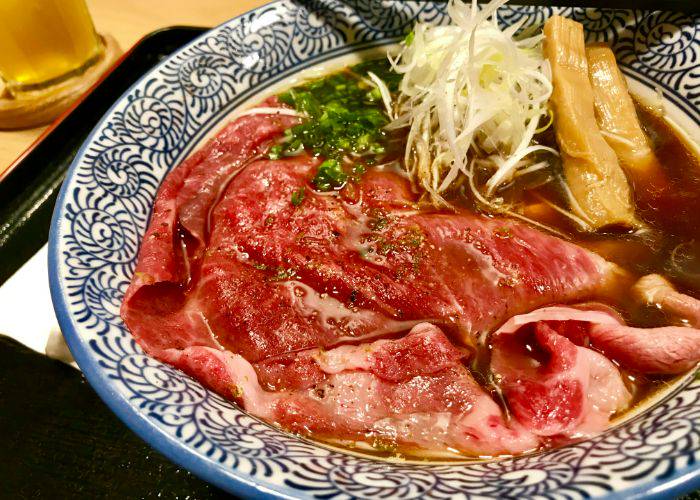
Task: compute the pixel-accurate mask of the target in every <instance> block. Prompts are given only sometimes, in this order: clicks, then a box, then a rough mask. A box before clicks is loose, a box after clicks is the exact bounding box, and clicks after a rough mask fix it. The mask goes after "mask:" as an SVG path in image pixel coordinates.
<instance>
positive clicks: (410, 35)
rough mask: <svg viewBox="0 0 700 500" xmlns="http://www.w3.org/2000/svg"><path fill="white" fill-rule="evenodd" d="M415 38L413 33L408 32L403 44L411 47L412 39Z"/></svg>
mask: <svg viewBox="0 0 700 500" xmlns="http://www.w3.org/2000/svg"><path fill="white" fill-rule="evenodd" d="M415 37H416V32H415V31H410V32H409V33H408V35H406V38H404V39H403V41H404V43H405V44H406V45H411V44H412V43H413V39H414V38H415Z"/></svg>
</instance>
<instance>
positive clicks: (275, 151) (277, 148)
mask: <svg viewBox="0 0 700 500" xmlns="http://www.w3.org/2000/svg"><path fill="white" fill-rule="evenodd" d="M283 150H284V146H282V145H281V144H275V145H274V146H272V147H271V148H270V151H269V152H268V153H267V156H268V157H269V158H270V159H271V160H278V159H279V157H280V156H282V152H283Z"/></svg>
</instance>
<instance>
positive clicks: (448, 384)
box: [121, 100, 698, 455]
mask: <svg viewBox="0 0 700 500" xmlns="http://www.w3.org/2000/svg"><path fill="white" fill-rule="evenodd" d="M267 105H269V106H274V105H276V103H275V101H274V100H271V101H268V102H267ZM296 120H297V119H296V118H294V117H291V116H285V115H274V114H261V115H246V116H243V117H241V118H239V119H237V120H236V121H234V122H233V123H231V124H229V125H228V126H226V127H225V128H224V129H223V130H222V132H221V133H220V134H219V135H218V136H217V137H215V138H214V139H212V140H211V141H209V142H208V143H207V144H206V145H205V146H204V147H203V148H202V149H201V150H200V151H199V152H197V153H195V154H194V155H193V156H192V157H190V158H189V159H187V160H185V161H184V162H183V163H182V164H181V165H180V166H178V167H177V168H175V169H174V170H173V171H172V172H171V173H170V174H169V175H168V176H167V177H166V178H165V180H164V181H163V184H162V186H161V188H160V190H159V192H158V195H157V197H156V200H155V204H154V207H153V213H152V216H151V221H150V224H149V226H148V229H147V231H146V233H145V235H144V238H143V241H142V244H141V248H140V251H139V257H138V263H137V266H136V269H135V272H134V277H133V280H132V283H131V285H130V287H129V289H128V291H127V293H126V296H125V298H124V302H123V305H122V310H121V313H122V317H123V319H124V321H125V323H126V325H127V326H128V328H129V329H130V330H131V332H132V334H133V335H134V337H135V339H136V340H137V341H138V342H139V344H140V345H141V346H142V347H143V349H144V350H145V351H146V352H148V353H149V354H151V355H153V356H155V357H157V358H159V359H161V360H163V361H165V362H168V363H171V364H173V365H174V366H177V367H179V368H181V369H182V370H184V371H185V372H187V373H189V374H191V375H192V376H194V377H196V378H197V379H199V380H201V381H202V382H203V383H204V384H206V385H207V386H209V387H210V388H212V389H213V390H215V391H217V392H218V393H220V394H222V395H223V396H225V397H227V398H230V399H235V400H236V401H238V402H240V403H241V404H242V406H243V407H244V408H245V409H246V410H248V411H250V412H251V413H253V414H255V415H257V416H259V417H261V418H264V419H266V420H268V421H271V422H275V423H277V424H280V425H282V426H283V427H285V428H287V429H290V430H293V431H295V432H300V433H304V434H310V435H314V436H318V437H323V438H326V439H350V440H365V441H367V442H369V443H370V444H372V443H373V442H375V441H376V442H380V443H384V442H388V443H394V444H398V445H401V446H406V447H409V448H412V449H416V450H423V451H429V452H435V453H437V452H440V451H445V450H453V451H454V450H456V451H460V452H463V453H468V454H472V455H493V454H513V453H521V452H524V451H527V450H530V449H534V448H537V447H538V446H539V445H540V444H541V443H542V440H543V439H549V438H550V437H552V436H558V437H563V438H577V437H581V436H585V435H589V434H591V433H593V432H597V431H598V430H600V429H602V428H604V427H605V425H606V424H607V422H608V419H609V418H610V416H611V415H612V414H614V413H615V412H616V411H618V410H620V409H622V408H624V407H625V405H627V404H628V402H629V400H630V393H629V391H628V390H627V389H626V387H625V385H624V384H623V382H622V379H621V377H620V373H619V370H618V369H617V368H616V366H615V365H614V364H613V363H612V362H611V361H609V360H608V358H611V359H614V360H615V361H616V362H619V363H620V364H621V365H622V366H625V367H627V366H628V367H629V368H630V369H632V370H639V371H643V372H646V373H678V372H680V371H682V370H685V369H687V368H688V367H690V366H691V365H692V364H693V363H694V362H696V361H697V360H698V359H697V351H698V339H697V333H696V332H695V330H690V329H687V328H685V329H684V328H676V327H672V328H671V327H670V329H665V328H660V329H657V330H644V331H638V330H637V329H634V328H629V327H627V326H625V325H624V323H622V322H621V321H620V319H619V318H617V317H616V316H614V315H612V314H611V313H606V312H600V311H598V312H591V311H584V312H582V310H580V309H572V308H559V309H557V311H558V312H557V313H556V314H555V316H556V317H550V313H552V311H553V309H551V308H549V309H547V308H545V309H539V310H538V308H542V307H543V306H547V305H549V304H553V303H574V302H582V301H589V300H605V297H609V296H610V294H611V287H614V286H615V285H616V284H617V283H620V282H621V276H622V274H621V272H620V270H619V268H617V267H616V266H615V265H613V264H610V263H608V262H607V261H605V260H604V259H602V258H601V257H599V256H598V255H596V254H594V253H592V252H590V251H587V250H585V249H583V248H581V247H579V246H577V245H575V244H573V243H570V242H567V241H564V240H562V239H559V238H556V237H553V236H550V235H547V234H544V233H542V232H540V231H538V230H536V229H534V228H532V227H530V226H528V225H526V224H523V223H519V222H514V221H513V220H509V219H506V218H499V217H487V216H484V215H479V214H475V213H471V212H469V211H466V210H456V211H454V212H445V211H442V212H438V211H435V210H432V209H428V208H425V207H423V206H422V205H421V204H419V203H418V200H417V199H416V196H415V195H414V194H413V191H412V189H411V186H410V184H409V182H408V181H407V180H406V179H405V178H404V177H402V176H401V175H400V174H399V173H397V172H395V171H391V170H382V169H370V170H369V171H368V172H367V173H365V174H364V175H362V176H361V177H359V178H352V179H351V180H350V181H349V182H348V183H347V184H346V186H345V187H344V188H343V189H341V190H338V191H331V192H326V193H319V192H317V191H315V190H314V185H313V183H312V179H313V177H314V175H315V174H316V171H317V169H318V166H319V164H320V162H321V161H320V159H318V158H315V157H312V156H309V155H307V154H306V153H301V154H298V155H296V156H293V157H283V158H280V159H277V160H270V159H269V158H268V157H267V156H266V155H265V152H266V151H267V150H268V149H269V147H270V145H271V144H273V143H274V142H275V141H277V140H280V138H281V137H282V135H283V132H284V130H285V129H287V128H288V127H290V126H291V125H293V124H294V123H295V121H296ZM625 283H626V282H625ZM533 310H538V311H539V312H537V311H536V312H535V313H532V312H531V311H533ZM572 311H578V312H576V313H575V314H574V312H572ZM579 313H580V314H585V315H586V318H588V319H581V318H580V317H579ZM531 314H535V316H530V315H531ZM538 315H539V316H538ZM591 315H594V316H595V317H593V316H591ZM522 318H530V319H527V321H526V322H525V323H522V324H520V323H517V322H518V321H524V320H522ZM533 318H534V319H533ZM601 318H603V319H601ZM599 320H600V321H599ZM514 321H515V322H516V323H513V322H514ZM504 324H505V326H503V325H504ZM499 327H501V328H500V329H499V330H498V332H497V333H496V334H495V335H494V337H493V339H494V349H493V359H492V363H491V367H492V369H493V372H494V373H495V374H496V378H497V381H498V385H499V386H500V388H501V389H502V391H503V393H504V395H505V398H506V402H507V407H502V405H500V400H498V399H494V398H493V397H492V395H493V393H495V392H496V389H495V387H489V388H488V390H486V389H484V388H482V386H481V385H480V384H479V383H477V381H476V380H477V379H478V380H480V381H482V382H483V381H485V380H487V379H488V378H489V377H488V376H487V374H483V373H482V374H480V375H479V376H478V377H476V378H474V377H473V376H472V373H471V371H470V369H468V368H467V366H468V365H470V364H471V363H472V361H473V360H474V359H475V357H474V352H475V350H477V349H478V346H479V345H483V343H481V342H480V340H483V339H484V338H485V336H486V335H488V334H489V333H490V332H493V331H494V330H496V329H498V328H499ZM457 344H459V345H462V346H464V347H459V348H458V347H456V345H457ZM527 346H529V347H530V348H532V350H533V352H529V351H527V349H525V348H526V347H527ZM591 346H592V348H591ZM594 349H595V350H594ZM601 353H602V354H601ZM640 353H641V354H640ZM638 354H639V355H638ZM605 356H607V357H605ZM497 400H498V401H499V403H497V402H496V401H497ZM511 416H512V418H511Z"/></svg>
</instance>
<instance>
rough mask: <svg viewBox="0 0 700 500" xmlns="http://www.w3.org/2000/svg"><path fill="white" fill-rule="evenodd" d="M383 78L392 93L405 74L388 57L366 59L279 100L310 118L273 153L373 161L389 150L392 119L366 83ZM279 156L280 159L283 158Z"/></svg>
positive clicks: (298, 87) (293, 128) (297, 89)
mask: <svg viewBox="0 0 700 500" xmlns="http://www.w3.org/2000/svg"><path fill="white" fill-rule="evenodd" d="M369 71H371V72H373V73H374V74H376V75H377V76H379V77H380V78H382V80H384V81H385V82H386V84H387V86H388V87H389V89H390V90H391V91H395V90H396V89H397V88H398V83H399V82H400V80H401V76H400V75H398V74H396V73H394V72H393V71H392V70H391V67H390V66H389V64H388V62H387V60H386V59H381V60H373V61H366V62H363V63H360V64H358V65H356V66H353V67H352V68H351V69H350V70H349V71H341V72H339V73H335V74H332V75H329V76H326V77H323V78H320V79H317V80H312V81H310V82H307V83H305V84H303V85H300V86H297V87H294V88H292V89H290V90H288V91H286V92H284V93H282V94H280V95H279V96H278V98H279V100H280V101H281V102H283V103H285V104H287V105H289V106H292V107H294V108H295V109H296V110H297V111H300V112H303V113H304V114H305V115H307V117H308V119H306V120H304V121H303V122H302V123H300V124H298V125H295V126H294V127H291V128H290V129H288V130H287V131H286V132H285V137H284V142H283V144H282V148H281V149H280V150H279V151H277V150H275V151H274V152H273V151H271V153H272V154H271V156H270V157H271V158H272V155H277V154H280V155H281V154H285V153H292V152H297V151H298V150H300V149H301V148H304V149H306V150H307V151H310V152H311V153H312V154H314V155H316V156H323V157H325V158H332V159H337V160H342V159H343V158H344V157H346V156H349V157H351V158H353V157H354V158H357V159H358V162H362V161H365V160H370V159H371V156H370V155H378V154H383V153H384V152H385V151H386V146H387V144H386V143H387V135H386V132H385V131H384V126H385V125H386V124H387V123H388V122H389V119H388V117H387V115H386V113H385V111H384V104H383V102H382V98H381V93H380V92H379V91H378V89H377V88H375V87H373V86H372V85H370V84H369V83H367V72H369ZM278 157H279V156H278Z"/></svg>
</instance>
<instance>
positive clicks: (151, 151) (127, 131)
mask: <svg viewBox="0 0 700 500" xmlns="http://www.w3.org/2000/svg"><path fill="white" fill-rule="evenodd" d="M555 12H559V13H562V14H564V15H566V16H569V17H573V18H574V19H576V20H579V21H581V22H582V23H583V24H584V25H585V27H586V29H587V33H588V35H587V36H588V37H589V40H590V41H592V40H603V41H606V42H608V43H610V44H612V45H613V46H614V48H615V52H616V54H617V57H618V59H619V61H620V62H621V63H622V65H623V71H624V72H625V74H626V75H627V76H628V77H629V79H630V84H631V85H632V87H633V90H635V92H637V93H639V94H642V95H646V96H652V97H653V96H655V95H656V94H655V92H654V90H653V89H654V88H656V89H658V90H659V91H660V92H661V93H662V94H663V95H664V96H665V98H666V109H667V112H668V114H669V116H670V117H671V118H672V119H673V120H674V121H676V122H677V123H679V124H681V126H682V127H683V128H685V129H686V131H687V132H688V133H689V134H691V135H693V136H695V137H697V134H698V132H697V131H698V124H699V123H700V111H698V107H699V106H700V18H699V17H691V16H686V15H683V14H678V13H668V12H653V13H650V12H643V11H602V10H586V9H577V8H565V9H557V8H551V7H548V8H534V7H505V8H503V9H502V10H501V22H502V23H505V24H511V23H514V22H517V21H520V20H521V19H522V18H526V23H528V24H537V23H541V22H542V21H543V20H544V19H545V18H546V17H548V16H549V15H551V14H553V13H555ZM419 19H420V20H423V21H432V22H437V23H444V22H447V16H446V13H445V4H444V3H432V2H429V1H423V2H403V1H379V0H346V1H345V2H340V1H338V0H283V1H279V2H276V3H272V4H270V5H267V6H265V7H261V8H259V9H257V10H254V11H252V12H249V13H247V14H244V15H243V16H240V17H238V18H236V19H232V20H231V21H229V22H227V23H225V24H223V25H222V26H220V27H218V28H216V29H214V30H212V31H210V32H208V33H206V34H205V35H203V36H202V37H200V38H199V39H197V40H196V41H194V42H193V43H191V44H189V45H187V46H186V47H184V48H183V49H181V50H180V51H178V52H177V53H176V54H175V55H173V56H172V57H170V58H168V59H166V60H165V61H163V62H162V63H161V64H159V65H158V66H157V67H156V68H155V69H153V70H152V71H150V72H149V73H148V74H146V75H145V76H144V77H143V78H141V80H140V81H139V82H138V83H136V84H135V85H134V86H133V87H132V88H131V89H130V90H129V91H127V92H126V94H124V95H123V96H122V97H121V98H120V99H119V100H118V101H117V102H116V103H115V105H114V106H113V107H112V109H111V110H110V111H109V112H108V113H107V114H106V116H105V117H104V118H103V119H102V121H101V122H100V124H99V125H98V126H97V127H96V128H95V130H94V131H93V132H92V134H91V135H90V137H89V139H88V140H87V141H86V142H85V144H84V145H83V147H82V149H81V150H80V152H79V154H78V155H77V157H76V158H75V161H74V162H73V166H72V168H71V170H70V172H69V174H68V177H67V179H66V181H65V183H64V185H63V190H62V192H61V196H60V199H59V201H58V203H57V205H56V210H55V212H54V219H53V224H52V228H51V248H50V257H49V260H50V262H49V264H50V279H51V292H52V296H53V301H54V306H55V309H56V313H57V315H58V319H59V322H60V324H61V328H62V330H63V332H64V333H65V336H66V338H67V340H68V343H69V345H70V348H71V351H72V352H73V354H74V356H75V358H76V360H77V361H78V364H79V365H80V367H81V368H82V369H83V371H84V373H85V375H86V376H87V378H88V380H89V381H90V383H91V384H92V386H93V387H94V388H95V390H96V391H97V392H98V393H99V394H100V396H101V397H102V399H104V401H105V402H106V403H107V404H108V405H109V406H110V407H111V408H112V410H113V411H114V412H115V413H116V414H117V415H118V416H119V417H120V418H121V419H122V420H123V421H124V422H126V423H127V424H128V425H129V426H130V427H131V428H132V429H133V430H134V431H136V433H138V434H139V435H140V436H141V437H142V438H143V439H144V440H146V441H147V442H148V443H150V444H151V445H152V446H153V447H154V448H156V449H158V450H159V451H161V452H163V453H164V454H165V455H167V456H168V457H170V458H171V459H172V460H173V461H174V462H176V463H178V464H180V465H182V466H184V467H185V468H187V469H189V470H190V471H192V472H194V473H195V474H197V475H198V476H200V477H202V478H204V479H206V480H208V481H210V482H212V483H214V484H216V485H217V486H219V487H221V488H223V489H225V490H228V491H230V492H233V493H236V494H238V495H250V496H255V497H263V496H268V495H269V496H280V497H321V498H351V497H359V498H396V497H401V498H418V497H420V498H426V497H435V498H447V497H455V496H462V497H478V498H583V497H589V496H608V497H613V498H623V497H624V498H630V497H632V496H642V497H644V496H649V497H657V496H664V497H666V496H668V495H672V494H678V493H681V492H683V491H686V490H690V489H693V488H697V487H699V486H700V462H699V460H700V382H699V381H695V379H694V378H686V380H684V381H680V382H679V383H677V384H676V385H675V386H674V387H672V388H670V389H669V391H667V392H666V393H665V394H664V395H663V396H662V397H661V398H659V399H658V400H657V401H655V402H654V404H651V405H649V406H648V407H647V408H645V409H644V410H643V411H640V412H638V413H637V414H636V415H634V416H632V417H631V418H629V419H628V421H626V422H624V423H621V424H620V425H618V426H617V427H615V428H614V429H612V430H610V431H608V432H606V433H605V434H603V435H601V436H599V437H597V438H595V439H593V440H590V441H587V442H584V443H581V444H578V445H574V446H567V447H564V448H561V449H557V450H554V451H551V452H548V453H543V454H539V455H534V456H526V457H522V458H518V459H506V460H498V461H492V462H481V463H466V464H430V465H426V464H411V463H390V462H386V461H378V460H373V459H371V458H368V457H362V456H357V455H349V454H346V453H344V452H341V451H338V450H333V449H329V448H327V447H321V446H319V445H316V444H313V443H311V442H308V441H304V440H301V439H298V438H296V437H294V436H291V435H289V434H287V433H284V432H282V431H280V430H277V429H275V428H272V427H271V426H269V425H267V424H264V423H262V422H260V421H258V420H257V419H255V418H252V417H251V416H249V415H247V414H246V413H244V412H242V411H241V410H239V409H238V408H236V407H235V406H234V405H232V404H231V403H229V402H227V401H225V400H223V399H222V398H221V397H219V396H217V395H216V394H214V393H212V392H210V391H208V390H206V389H204V388H203V387H202V386H201V385H200V384H199V383H197V382H196V381H194V380H192V379H191V378H189V377H188V376H186V375H184V374H183V373H181V372H179V371H177V370H175V369H173V368H171V367H169V366H166V365H164V364H162V363H160V362H158V361H155V360H154V359H151V358H149V357H148V356H146V355H144V353H143V352H142V351H141V349H140V348H139V347H138V346H137V345H136V343H135V342H134V340H133V339H132V337H131V335H130V333H129V332H128V331H127V329H126V328H125V326H124V324H123V323H122V321H121V319H120V317H119V306H120V303H121V300H122V296H123V294H124V292H125V291H126V288H127V285H128V283H129V280H130V278H131V274H132V272H133V269H134V265H135V260H136V254H137V250H138V246H139V240H140V238H141V236H142V234H143V233H144V230H145V228H146V225H147V222H148V217H149V213H150V206H151V203H152V201H153V198H154V196H155V193H156V190H157V188H158V185H159V183H160V181H161V180H162V179H163V177H164V176H165V175H166V174H167V173H168V171H169V170H170V169H171V168H173V167H174V166H175V165H177V164H178V163H179V162H180V161H181V160H182V159H184V158H185V157H186V156H187V155H189V154H190V153H191V152H192V151H193V150H194V148H195V147H196V146H197V144H198V143H200V142H201V140H202V139H203V138H204V137H205V136H207V134H211V133H213V131H215V130H216V129H217V128H218V127H220V125H221V122H222V119H223V118H224V117H226V116H227V115H229V114H230V113H231V112H232V111H233V110H235V109H236V108H237V107H240V106H241V105H242V104H243V103H245V102H246V101H249V100H250V99H253V98H255V96H256V95H257V94H259V93H260V92H266V91H267V92H269V91H270V89H272V88H273V87H274V86H275V85H279V84H280V82H281V81H282V80H284V79H287V78H289V77H290V75H293V74H295V73H298V72H299V71H300V70H302V69H306V68H310V67H313V66H315V65H318V64H321V63H325V64H329V61H330V64H332V61H333V60H334V59H337V58H339V57H343V56H347V54H349V53H353V52H357V51H360V50H365V49H368V48H373V47H375V48H376V47H380V46H384V45H387V44H391V43H394V42H396V41H397V40H398V39H400V38H401V37H403V36H404V35H405V34H406V33H407V31H408V30H410V29H411V26H412V25H413V23H414V21H416V20H419Z"/></svg>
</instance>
